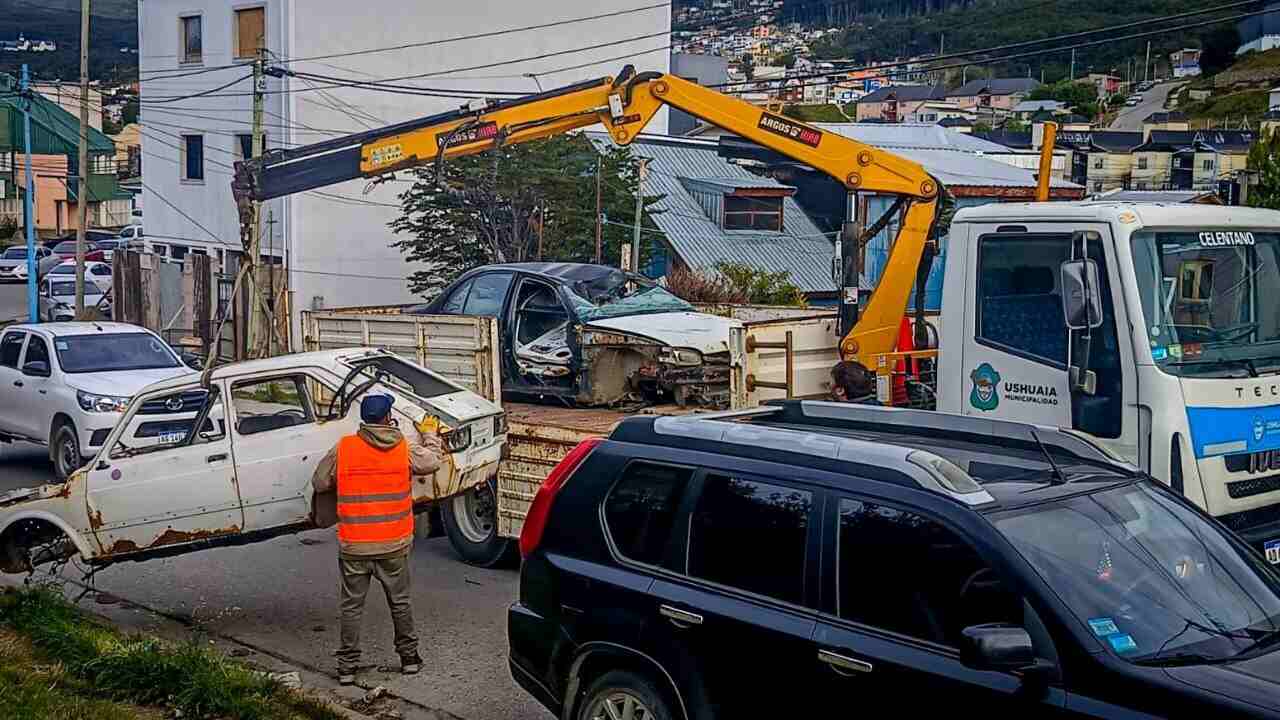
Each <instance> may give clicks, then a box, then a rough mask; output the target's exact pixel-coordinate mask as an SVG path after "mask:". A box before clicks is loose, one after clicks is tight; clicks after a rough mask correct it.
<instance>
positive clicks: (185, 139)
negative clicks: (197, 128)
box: [182, 135, 204, 182]
mask: <svg viewBox="0 0 1280 720" xmlns="http://www.w3.org/2000/svg"><path fill="white" fill-rule="evenodd" d="M182 179H183V180H185V181H187V182H204V136H203V135H183V136H182Z"/></svg>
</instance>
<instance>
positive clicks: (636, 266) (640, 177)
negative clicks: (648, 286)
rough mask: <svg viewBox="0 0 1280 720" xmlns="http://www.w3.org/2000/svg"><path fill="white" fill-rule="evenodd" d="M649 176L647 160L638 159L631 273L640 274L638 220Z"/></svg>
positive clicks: (642, 207)
mask: <svg viewBox="0 0 1280 720" xmlns="http://www.w3.org/2000/svg"><path fill="white" fill-rule="evenodd" d="M648 175H649V158H640V167H639V168H637V175H636V227H635V232H634V233H633V234H632V238H631V272H640V220H641V218H642V217H643V215H644V180H645V178H646V177H647V176H648Z"/></svg>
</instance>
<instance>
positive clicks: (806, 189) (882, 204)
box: [720, 123, 1085, 310]
mask: <svg viewBox="0 0 1280 720" xmlns="http://www.w3.org/2000/svg"><path fill="white" fill-rule="evenodd" d="M817 127H819V128H820V129H822V130H824V131H826V132H834V133H838V134H840V135H843V136H845V137H849V138H852V139H855V140H857V141H859V142H862V143H866V144H868V145H872V146H875V147H879V148H883V149H884V150H886V151H889V152H892V153H894V154H895V155H899V156H901V157H905V158H907V159H910V160H914V161H915V162H917V163H919V164H920V165H922V166H923V167H924V169H925V170H926V171H928V173H929V174H930V175H932V176H933V177H934V178H936V179H937V180H938V181H939V182H941V183H942V185H943V186H944V187H945V188H946V189H947V192H948V193H950V195H951V196H952V197H953V198H954V199H955V202H956V206H957V207H970V206H975V205H983V204H986V203H990V202H1006V201H1026V200H1032V199H1034V197H1035V192H1036V180H1035V175H1034V173H1033V172H1031V171H1029V170H1025V169H1022V168H1018V167H1015V166H1013V165H1012V164H1009V163H1006V162H1001V161H999V160H997V159H996V157H1000V156H1003V155H1005V154H1007V153H1002V152H1001V151H1002V150H1005V148H1002V147H1001V146H998V145H994V144H993V143H989V142H986V141H983V140H981V139H979V138H976V137H972V136H969V135H962V134H960V133H954V132H948V131H946V130H943V129H942V128H940V127H938V126H936V125H915V124H903V123H897V124H890V123H819V124H818V125H817ZM720 143H721V149H720V154H721V155H723V156H726V157H729V158H733V159H736V160H739V161H742V162H750V163H753V164H754V165H757V166H759V167H760V168H761V169H762V170H763V171H764V172H766V173H767V174H769V175H770V176H771V177H774V178H775V179H777V180H779V181H781V182H782V183H783V184H785V185H791V186H794V187H796V188H797V189H798V192H797V195H796V199H797V201H798V202H800V204H801V206H802V207H804V208H805V210H806V211H807V212H808V213H809V216H810V217H812V218H813V219H814V221H815V222H816V223H817V225H818V227H819V228H822V229H823V230H826V231H833V230H839V229H840V228H841V226H842V224H843V223H844V222H845V220H846V218H847V215H848V213H849V212H850V209H852V212H853V219H852V222H853V223H854V224H855V225H858V226H862V227H865V226H867V225H870V224H872V223H874V222H875V221H876V220H877V219H879V218H880V217H881V215H883V214H884V213H885V212H886V211H887V210H888V209H889V207H890V206H891V205H892V204H893V202H894V200H895V198H894V197H892V196H888V195H880V194H876V193H867V192H855V193H849V192H848V191H847V190H846V189H845V187H844V186H843V185H842V184H841V183H839V182H837V181H835V180H833V179H832V178H830V177H828V176H826V175H824V174H821V173H818V172H815V171H813V170H811V169H809V168H807V167H804V166H800V165H797V164H796V163H795V162H793V161H791V160H789V159H787V158H785V157H783V156H782V155H779V154H777V153H775V152H773V151H772V150H768V149H766V148H762V147H760V146H758V145H755V144H754V143H750V142H747V141H745V140H743V139H741V138H737V137H732V136H724V137H722V138H721V139H720ZM1084 194H1085V189H1084V188H1083V187H1081V186H1079V185H1076V184H1073V183H1070V182H1068V181H1065V180H1062V179H1060V178H1058V177H1053V178H1051V179H1050V197H1051V198H1053V199H1061V200H1078V199H1081V198H1083V197H1084ZM897 230H898V221H896V220H895V221H894V222H891V223H889V225H888V226H887V227H886V228H885V230H883V231H882V232H881V233H879V234H878V235H876V236H875V237H874V238H872V239H871V241H870V242H869V243H868V244H867V246H866V249H865V256H864V258H863V262H862V267H863V268H864V275H863V278H862V287H863V288H864V291H865V290H867V289H869V288H873V287H874V286H875V284H876V283H877V282H878V281H879V279H880V274H881V273H882V271H883V269H884V265H885V262H886V260H887V258H888V254H889V247H890V244H891V242H892V239H893V237H894V236H895V235H896V234H897ZM942 245H943V248H942V254H943V256H944V257H945V254H946V240H945V238H944V239H943V243H942ZM942 265H943V262H941V261H939V262H937V263H935V266H934V268H933V272H932V273H931V274H930V275H929V280H928V282H927V283H926V287H925V303H926V309H929V310H936V309H937V308H938V307H939V304H940V303H941V299H942V269H941V268H942Z"/></svg>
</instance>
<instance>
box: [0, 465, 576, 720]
mask: <svg viewBox="0 0 1280 720" xmlns="http://www.w3.org/2000/svg"><path fill="white" fill-rule="evenodd" d="M9 448H10V446H0V489H3V488H4V487H8V486H15V485H17V484H18V482H19V478H31V479H33V480H35V481H36V482H40V481H43V480H44V479H46V478H49V477H51V476H52V468H51V467H50V466H49V465H48V462H47V460H45V461H41V460H40V458H39V457H36V456H33V455H31V454H30V453H29V452H28V453H25V454H23V455H21V456H19V455H14V456H12V460H10V458H11V456H10V454H9V453H10V452H11V451H10V449H9ZM12 452H15V453H16V452H18V451H12ZM336 543H337V540H336V538H335V537H334V532H333V531H332V530H316V531H312V532H309V533H304V534H302V535H295V536H287V537H281V538H276V539H274V540H271V541H268V542H264V543H259V544H256V545H249V546H245V547H236V548H220V549H216V550H206V551H203V552H199V553H193V554H191V555H187V556H185V557H176V558H165V559H161V560H152V561H148V562H143V563H123V564H120V565H115V566H112V567H109V568H107V569H105V570H103V571H101V572H100V573H99V574H98V576H97V578H96V585H97V587H98V588H99V589H100V590H104V591H106V592H109V593H111V594H112V595H115V596H117V597H120V598H123V599H125V600H129V601H132V602H134V603H138V604H140V605H143V606H146V607H148V608H152V609H155V610H159V611H161V612H163V613H165V614H167V615H170V616H176V617H180V618H185V619H194V620H195V621H196V622H198V623H199V624H200V626H201V628H202V629H203V630H205V631H207V632H209V633H211V634H214V635H219V636H223V637H229V638H233V639H234V640H237V641H240V642H242V643H245V644H248V645H250V646H253V647H254V648H257V649H259V651H261V652H265V653H267V654H269V655H274V656H275V657H276V659H279V660H284V661H286V662H289V663H291V664H293V665H295V666H301V667H304V668H310V669H315V670H319V671H322V672H324V673H327V674H330V675H332V674H335V669H334V657H333V652H334V650H336V649H337V642H338V632H337V625H336V617H337V587H338V572H337V552H338V550H337V545H336ZM412 560H413V565H412V571H413V581H414V592H413V599H414V612H415V615H414V620H415V621H416V623H417V627H418V635H419V638H420V641H421V645H422V657H423V660H424V664H423V672H422V673H421V674H420V675H418V676H416V677H412V678H406V677H404V676H401V675H400V674H399V673H398V659H397V658H396V655H395V651H394V648H393V646H392V642H391V639H392V634H391V620H390V616H389V615H388V613H387V608H386V603H385V601H384V599H383V597H382V593H381V591H380V590H377V589H374V590H371V591H370V594H369V602H368V604H367V605H366V613H365V624H364V631H365V636H364V661H365V662H367V663H369V664H370V665H372V666H384V667H388V666H389V667H391V668H395V669H396V670H397V671H396V672H387V671H386V670H380V669H377V667H374V668H371V669H370V670H367V671H365V672H363V673H362V674H361V676H360V681H361V682H362V684H367V686H368V687H372V686H375V685H382V686H385V687H386V688H387V689H388V690H389V691H391V692H392V693H393V694H395V695H396V696H398V697H400V698H403V699H405V700H409V701H411V702H412V703H414V704H415V705H417V706H418V707H419V708H432V709H439V710H443V711H446V712H448V713H451V714H453V715H456V716H458V717H460V718H462V719H463V720H550V718H551V715H550V713H547V712H546V711H545V710H544V709H543V708H542V706H540V705H538V704H537V703H536V702H535V701H534V700H533V699H532V698H531V697H529V695H528V694H526V693H525V692H524V691H523V690H521V689H519V688H518V687H517V686H516V685H515V683H514V682H513V681H512V680H511V676H510V673H509V672H508V670H507V664H506V663H507V661H506V657H507V633H506V611H507V606H508V605H510V604H511V602H512V601H513V600H514V599H515V597H516V595H517V592H518V591H517V584H518V575H517V573H516V571H514V570H481V569H478V568H473V567H470V566H467V565H464V564H463V563H461V562H460V561H458V560H457V559H456V557H455V556H454V554H453V551H452V550H451V549H450V547H449V544H448V541H446V540H444V539H443V538H436V539H431V540H420V541H418V543H417V545H416V546H415V547H414V550H413V558H412ZM66 572H67V573H68V574H69V575H71V576H73V577H78V573H74V571H72V570H71V569H70V568H68V570H67V571H66ZM375 587H376V583H375ZM91 609H94V610H96V611H99V612H102V611H104V610H107V609H108V608H106V607H104V606H96V607H91ZM109 614H110V615H111V617H112V618H113V619H115V620H117V621H119V622H123V623H124V624H126V626H128V625H130V624H133V625H134V626H135V627H137V628H139V629H141V628H145V627H147V626H148V623H149V622H152V621H154V617H152V618H151V619H150V620H149V619H148V618H147V617H146V613H139V612H137V611H133V610H128V611H117V612H110V613H109ZM417 714H418V713H412V714H410V715H408V716H407V717H412V716H413V715H417ZM420 716H421V717H438V716H435V715H433V714H431V713H423V714H421V715H420Z"/></svg>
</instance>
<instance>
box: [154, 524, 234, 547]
mask: <svg viewBox="0 0 1280 720" xmlns="http://www.w3.org/2000/svg"><path fill="white" fill-rule="evenodd" d="M238 532H240V527H239V526H237V525H232V526H231V527H225V528H218V529H216V530H193V531H191V532H182V531H180V530H174V529H173V528H169V529H168V530H165V531H164V532H163V533H160V537H157V538H156V539H155V542H153V543H151V544H150V545H148V546H147V547H149V548H157V547H163V546H165V545H176V544H178V543H185V542H194V541H196V540H207V539H209V538H213V537H218V536H220V535H234V534H235V533H238Z"/></svg>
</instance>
